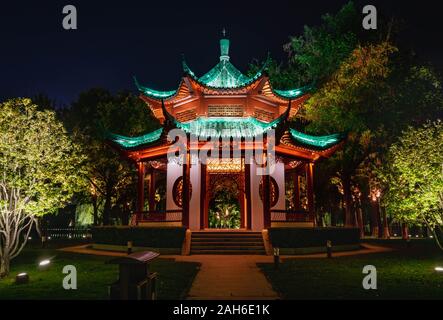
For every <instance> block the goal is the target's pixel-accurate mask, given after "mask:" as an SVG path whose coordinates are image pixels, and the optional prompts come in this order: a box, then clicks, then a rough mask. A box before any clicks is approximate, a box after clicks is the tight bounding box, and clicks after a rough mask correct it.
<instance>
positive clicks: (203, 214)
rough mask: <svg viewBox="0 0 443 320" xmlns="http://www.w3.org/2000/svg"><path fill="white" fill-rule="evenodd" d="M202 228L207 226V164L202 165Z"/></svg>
mask: <svg viewBox="0 0 443 320" xmlns="http://www.w3.org/2000/svg"><path fill="white" fill-rule="evenodd" d="M200 168H201V170H200V229H202V230H203V229H204V228H205V219H206V217H205V216H206V215H205V210H206V201H205V200H206V164H203V163H202V164H201V165H200Z"/></svg>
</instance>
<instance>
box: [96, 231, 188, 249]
mask: <svg viewBox="0 0 443 320" xmlns="http://www.w3.org/2000/svg"><path fill="white" fill-rule="evenodd" d="M91 232H92V239H93V240H94V243H99V244H110V245H119V246H126V244H127V243H128V241H133V244H134V246H137V247H150V248H181V247H182V245H183V241H184V239H185V234H186V228H184V227H164V228H146V227H145V228H144V227H94V228H92V230H91Z"/></svg>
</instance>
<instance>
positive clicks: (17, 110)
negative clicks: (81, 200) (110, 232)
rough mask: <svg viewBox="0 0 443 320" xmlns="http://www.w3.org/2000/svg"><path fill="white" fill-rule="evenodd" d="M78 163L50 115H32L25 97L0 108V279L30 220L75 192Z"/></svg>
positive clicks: (59, 125)
mask: <svg viewBox="0 0 443 320" xmlns="http://www.w3.org/2000/svg"><path fill="white" fill-rule="evenodd" d="M83 162H84V157H83V156H82V154H81V152H80V148H79V147H78V145H76V144H74V143H73V142H72V141H71V140H70V138H69V136H68V135H67V133H66V131H65V129H64V127H63V125H62V123H61V122H60V121H58V120H57V119H56V116H55V113H54V112H53V111H49V110H45V111H38V107H37V106H36V105H35V104H33V103H32V102H31V100H30V99H12V100H8V101H6V102H3V103H1V104H0V278H1V277H4V276H6V275H8V273H9V266H10V262H11V260H12V259H14V258H15V257H17V256H18V255H19V254H20V252H21V250H22V249H23V248H24V246H25V245H26V242H27V239H28V236H29V233H30V231H31V228H32V226H33V225H34V223H35V221H36V218H38V217H41V216H43V215H45V214H50V213H55V212H56V211H57V209H59V208H62V207H64V206H65V205H66V204H68V203H69V201H70V200H71V198H72V196H73V195H74V193H75V192H77V191H79V190H81V188H82V186H83V175H82V173H83Z"/></svg>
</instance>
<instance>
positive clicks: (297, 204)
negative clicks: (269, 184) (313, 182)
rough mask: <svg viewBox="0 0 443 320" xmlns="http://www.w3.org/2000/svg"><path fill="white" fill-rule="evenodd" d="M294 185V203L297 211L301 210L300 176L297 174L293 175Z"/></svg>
mask: <svg viewBox="0 0 443 320" xmlns="http://www.w3.org/2000/svg"><path fill="white" fill-rule="evenodd" d="M292 183H293V186H294V194H293V198H294V199H293V201H294V206H295V210H296V211H298V210H300V184H299V181H298V174H297V173H296V172H294V173H292Z"/></svg>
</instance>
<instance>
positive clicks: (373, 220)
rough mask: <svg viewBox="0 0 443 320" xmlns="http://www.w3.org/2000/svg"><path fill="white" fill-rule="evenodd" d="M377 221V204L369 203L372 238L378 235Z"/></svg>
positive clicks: (378, 217) (378, 218)
mask: <svg viewBox="0 0 443 320" xmlns="http://www.w3.org/2000/svg"><path fill="white" fill-rule="evenodd" d="M379 220H380V215H379V212H378V204H377V202H375V201H371V235H372V236H373V237H378V233H379V229H378V227H379V224H380V223H379Z"/></svg>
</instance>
